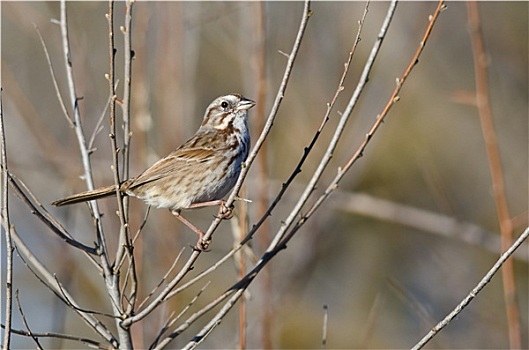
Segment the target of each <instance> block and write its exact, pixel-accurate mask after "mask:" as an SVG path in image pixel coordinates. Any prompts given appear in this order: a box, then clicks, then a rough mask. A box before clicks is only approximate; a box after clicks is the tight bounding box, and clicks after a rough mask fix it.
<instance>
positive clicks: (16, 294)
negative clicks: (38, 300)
mask: <svg viewBox="0 0 529 350" xmlns="http://www.w3.org/2000/svg"><path fill="white" fill-rule="evenodd" d="M15 299H16V301H17V305H18V311H19V312H20V316H21V317H22V322H23V323H24V326H25V327H26V329H27V333H28V334H29V336H30V337H31V339H33V342H34V343H35V346H36V347H37V349H40V350H42V346H41V345H40V343H39V339H38V338H37V337H36V336H35V335H34V334H33V332H32V331H31V329H30V328H29V324H28V321H27V320H26V315H24V311H23V310H22V305H20V300H19V299H18V290H17V291H16V292H15Z"/></svg>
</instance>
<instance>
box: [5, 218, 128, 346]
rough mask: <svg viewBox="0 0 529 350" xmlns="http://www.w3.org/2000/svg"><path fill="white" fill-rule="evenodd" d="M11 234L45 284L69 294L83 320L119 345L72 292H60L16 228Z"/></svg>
mask: <svg viewBox="0 0 529 350" xmlns="http://www.w3.org/2000/svg"><path fill="white" fill-rule="evenodd" d="M11 236H12V237H13V242H14V243H15V245H16V247H17V251H18V252H19V253H21V256H22V255H23V256H24V257H25V261H27V262H29V263H31V265H32V266H33V267H34V268H35V270H36V271H38V272H39V274H40V275H41V276H42V278H43V280H45V281H46V283H45V285H47V286H49V287H51V288H52V289H53V291H54V292H56V293H57V294H56V295H60V294H61V293H62V294H64V295H67V296H68V300H69V301H70V303H71V304H72V305H75V306H76V308H73V310H74V311H75V312H76V313H77V314H78V315H79V316H80V317H81V319H82V320H84V321H85V322H86V323H87V324H88V325H89V326H90V327H92V329H94V330H95V331H96V332H97V333H98V334H99V335H101V337H103V339H105V340H106V341H108V342H109V343H110V344H112V346H114V347H117V346H118V342H117V340H116V338H115V337H114V335H113V334H112V333H111V332H110V331H109V330H108V329H107V328H106V326H105V325H103V324H102V323H101V322H100V321H99V320H98V319H97V318H95V317H94V316H92V315H90V314H88V313H86V312H83V311H80V307H79V304H78V303H77V302H75V300H74V298H73V297H72V295H71V294H69V293H68V292H67V291H66V290H64V289H63V290H62V292H60V290H61V289H60V288H59V287H58V286H57V282H56V279H55V277H54V276H53V274H52V273H51V272H50V271H49V270H48V269H47V268H46V267H45V266H44V264H42V263H41V262H40V261H39V260H38V259H37V257H36V256H35V255H33V253H32V252H31V250H30V249H29V248H28V247H27V246H26V244H25V243H24V241H22V239H21V238H20V237H19V236H18V234H17V232H16V230H15V229H14V228H11Z"/></svg>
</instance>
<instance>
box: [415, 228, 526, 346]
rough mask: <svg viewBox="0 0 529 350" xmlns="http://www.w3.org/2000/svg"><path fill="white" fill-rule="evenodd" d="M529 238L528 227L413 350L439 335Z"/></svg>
mask: <svg viewBox="0 0 529 350" xmlns="http://www.w3.org/2000/svg"><path fill="white" fill-rule="evenodd" d="M528 236H529V227H528V228H526V229H525V231H524V232H523V233H522V234H521V236H520V237H518V239H517V240H516V242H514V244H513V245H511V246H510V247H509V249H507V250H506V251H505V253H503V254H502V255H501V256H500V258H499V259H498V260H497V261H496V263H495V264H494V266H492V268H491V269H490V270H489V271H488V272H487V274H486V275H485V276H484V277H483V278H482V279H481V281H479V283H478V284H477V285H476V287H474V289H472V291H471V292H470V293H469V294H468V295H467V296H466V297H465V298H464V299H463V300H462V301H461V302H460V303H459V304H458V305H457V306H456V307H455V309H454V310H452V312H450V313H449V314H448V315H447V316H446V317H445V318H444V319H443V320H442V321H441V322H439V323H438V324H437V325H435V327H433V328H432V329H431V330H430V332H428V334H426V335H425V336H424V337H423V338H422V339H421V340H420V341H419V342H418V343H417V344H415V345H414V346H413V348H412V349H413V350H418V349H422V347H423V346H425V345H426V344H427V343H428V342H429V341H430V340H432V338H433V337H435V335H436V334H437V333H439V332H440V331H441V330H442V329H443V328H444V327H446V326H447V325H448V324H449V323H450V322H451V321H452V320H453V319H454V318H455V317H457V315H459V314H460V313H461V311H463V309H464V308H465V307H467V306H468V304H470V302H471V301H472V300H473V299H474V298H475V297H476V296H477V294H478V293H479V292H481V290H482V289H483V288H484V287H485V286H486V285H487V284H488V283H489V282H490V281H491V280H492V277H494V275H495V274H496V273H497V272H498V270H499V269H500V268H501V267H502V266H503V264H504V263H505V262H506V261H507V259H509V257H510V256H511V255H512V253H514V251H516V249H518V247H519V246H520V245H521V244H522V243H523V241H525V240H526V239H527V237H528Z"/></svg>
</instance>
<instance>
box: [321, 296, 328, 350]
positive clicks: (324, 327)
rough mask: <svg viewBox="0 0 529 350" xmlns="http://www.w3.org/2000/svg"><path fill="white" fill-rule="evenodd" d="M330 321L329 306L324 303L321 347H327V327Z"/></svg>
mask: <svg viewBox="0 0 529 350" xmlns="http://www.w3.org/2000/svg"><path fill="white" fill-rule="evenodd" d="M328 323H329V307H328V306H327V305H323V325H322V335H321V348H322V349H327V329H328V327H327V326H328Z"/></svg>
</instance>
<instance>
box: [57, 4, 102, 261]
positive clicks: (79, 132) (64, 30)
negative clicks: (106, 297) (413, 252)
mask: <svg viewBox="0 0 529 350" xmlns="http://www.w3.org/2000/svg"><path fill="white" fill-rule="evenodd" d="M60 27H61V36H62V47H63V55H64V62H65V65H66V79H67V81H68V91H69V94H70V102H71V104H72V109H73V123H74V130H75V134H76V137H77V142H78V143H79V151H80V152H81V161H82V163H83V169H84V178H85V181H86V187H87V188H88V189H89V190H93V189H94V188H95V187H94V179H93V178H92V164H91V161H90V150H89V149H88V147H87V144H86V139H85V136H84V132H83V126H82V123H81V115H80V113H79V105H78V99H77V93H76V92H75V83H74V77H73V64H72V57H71V53H70V40H69V38H68V17H67V11H66V1H65V0H61V20H60ZM90 205H91V207H92V212H93V215H94V219H95V222H96V226H97V240H98V244H99V246H100V247H101V251H102V259H104V260H105V263H103V266H104V267H105V266H107V269H108V265H109V262H108V251H107V247H106V241H105V236H104V234H103V226H102V225H101V214H100V213H99V207H98V205H97V202H96V201H91V202H90Z"/></svg>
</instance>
